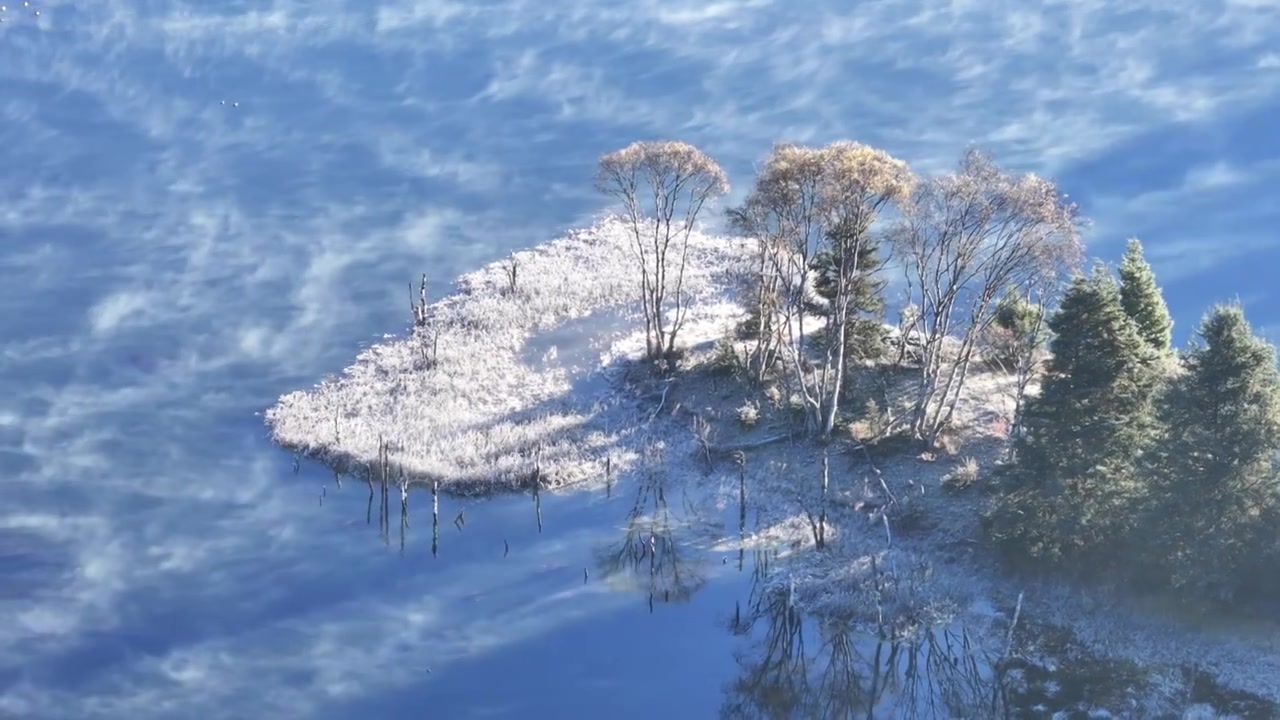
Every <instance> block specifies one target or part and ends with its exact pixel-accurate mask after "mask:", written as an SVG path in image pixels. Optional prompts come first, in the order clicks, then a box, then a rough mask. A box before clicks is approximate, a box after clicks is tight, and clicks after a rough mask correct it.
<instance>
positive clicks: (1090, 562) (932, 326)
mask: <svg viewBox="0 0 1280 720" xmlns="http://www.w3.org/2000/svg"><path fill="white" fill-rule="evenodd" d="M596 183H597V187H598V188H599V189H601V190H602V191H603V192H605V193H606V194H607V195H609V196H610V197H612V198H614V199H615V200H618V201H619V202H620V204H621V206H622V212H621V214H620V215H619V216H616V217H613V218H610V219H608V220H605V221H602V222H600V223H598V224H597V225H595V226H594V227H592V228H589V229H586V230H582V231H576V232H573V233H570V234H569V236H567V237H566V238H563V239H561V240H557V241H555V242H553V243H550V244H548V245H544V246H541V247H539V248H537V249H535V250H530V251H523V252H520V253H516V254H515V255H513V256H512V257H511V258H509V259H507V260H505V261H502V262H499V263H495V264H494V265H492V266H490V267H487V268H484V269H481V270H479V271H477V272H475V273H473V274H471V275H467V276H464V277H463V278H462V279H461V280H459V282H458V287H457V289H456V291H455V293H454V294H452V295H451V296H449V297H446V298H443V299H440V300H438V301H436V302H435V303H428V302H427V300H426V298H425V290H422V293H421V296H420V297H419V299H417V300H416V301H415V302H414V314H413V319H414V327H413V330H412V332H411V333H410V335H409V336H408V337H406V338H388V339H387V340H386V341H385V342H383V343H381V344H379V345H376V346H374V347H371V348H369V349H367V350H365V351H364V352H363V353H361V355H360V356H359V357H358V358H357V360H356V362H355V364H354V365H352V367H350V368H348V369H347V370H346V371H345V373H344V374H343V376H342V377H340V378H336V379H332V380H328V381H326V382H324V383H322V384H320V385H319V386H317V387H316V388H314V389H312V390H309V391H304V392H298V393H293V394H290V395H287V396H285V397H283V398H281V400H280V402H279V403H278V404H277V405H276V406H275V407H273V408H272V409H271V410H269V411H268V413H267V421H268V424H269V425H270V427H271V430H272V433H273V437H274V438H275V440H276V441H277V442H279V443H280V444H282V445H284V446H286V447H290V448H294V449H296V450H298V451H300V452H303V453H307V454H310V455H313V456H316V457H318V458H320V459H322V460H324V461H326V462H329V463H331V464H334V465H335V466H337V467H339V468H342V469H345V470H348V471H352V472H357V473H360V472H367V473H368V475H369V477H370V478H372V477H373V475H374V474H375V469H374V466H375V465H376V464H378V463H379V461H380V459H381V458H382V457H384V454H385V457H386V458H387V459H388V460H389V461H390V464H391V465H392V466H393V468H394V469H393V470H392V471H391V473H390V474H391V476H394V477H397V478H401V482H404V483H411V482H420V481H432V482H436V483H439V484H440V486H441V487H443V488H445V489H450V490H453V491H455V492H483V491H489V490H498V489H509V488H520V487H527V486H529V485H531V484H536V485H537V486H539V487H558V486H565V485H571V484H576V485H577V486H579V487H582V486H589V485H590V484H591V483H592V482H596V483H604V482H613V481H616V480H617V479H619V478H630V479H632V480H634V481H635V482H636V483H637V486H638V487H639V488H641V495H640V496H639V500H638V504H637V511H636V515H635V517H633V518H631V521H632V525H634V526H635V527H636V528H638V529H637V530H636V531H635V532H636V533H637V535H636V537H637V538H640V535H646V534H647V537H648V538H649V541H648V542H649V546H648V548H649V552H650V553H651V556H652V557H651V559H652V558H657V557H659V556H662V557H667V556H668V555H672V556H674V554H675V553H676V552H677V551H679V550H680V549H681V546H680V545H679V543H678V542H676V541H675V540H674V539H673V538H672V537H671V536H670V533H669V532H667V531H666V530H663V531H661V532H659V531H658V530H656V529H655V527H658V526H657V525H655V523H656V522H657V518H659V517H661V515H662V513H664V512H665V508H666V506H665V504H664V503H665V500H660V499H661V498H662V497H664V495H663V493H662V492H661V490H655V489H654V488H655V487H657V486H655V485H654V484H653V483H654V482H655V481H654V478H655V477H657V476H658V475H661V477H662V478H663V479H662V483H663V485H662V487H667V484H674V485H679V486H680V487H681V488H682V490H683V491H684V492H685V493H692V494H693V495H695V496H697V497H699V498H700V499H701V502H702V504H703V506H704V507H705V508H708V509H717V508H718V509H723V510H725V511H726V512H729V513H736V515H737V518H738V533H737V535H736V536H727V537H723V538H721V539H720V541H719V544H717V545H716V546H715V549H717V550H720V551H726V552H727V551H733V550H736V551H737V552H739V553H743V552H745V551H746V550H747V549H748V548H752V547H755V548H765V547H768V548H781V550H782V561H781V562H780V564H779V568H780V570H779V571H778V572H774V573H771V574H770V576H769V578H767V580H765V581H763V582H762V584H761V590H760V592H762V593H764V594H766V595H767V596H768V597H770V598H773V600H769V602H773V601H774V600H776V598H778V597H784V598H785V604H786V606H787V607H789V608H790V607H796V608H804V609H806V610H808V611H810V612H813V613H816V614H817V615H819V616H821V617H822V618H823V619H824V622H829V623H837V624H838V625H839V626H840V627H845V628H857V629H860V630H863V631H865V632H868V633H873V634H876V635H878V636H880V637H882V638H891V639H894V640H895V641H897V640H903V639H908V638H918V637H919V636H920V633H922V632H924V631H926V630H927V629H928V628H931V627H938V626H941V625H944V624H947V623H950V622H953V621H955V620H956V619H957V618H965V617H968V618H970V619H973V618H978V620H979V621H980V622H979V623H978V625H979V626H981V627H984V628H987V632H986V634H985V636H984V638H985V639H984V640H983V641H982V642H983V643H985V644H984V648H985V649H986V650H987V651H989V653H990V654H993V656H994V657H997V658H999V660H1000V662H1001V663H1006V664H1007V662H1008V661H1009V659H1010V658H1011V657H1013V656H1016V655H1018V653H1020V652H1026V651H1027V649H1028V647H1029V645H1027V643H1028V642H1029V640H1027V639H1025V638H1020V637H1019V636H1018V635H1017V634H1016V633H1015V632H1014V631H1015V630H1016V623H1017V615H1016V613H1015V614H1012V615H1011V613H1012V608H1014V607H1015V604H1016V607H1017V608H1019V612H1024V613H1026V614H1028V615H1030V616H1032V617H1034V618H1036V621H1037V622H1040V623H1048V622H1050V621H1052V622H1053V623H1056V624H1057V625H1059V626H1060V627H1061V628H1063V629H1064V630H1066V631H1068V632H1070V633H1071V634H1072V635H1073V636H1074V637H1075V638H1077V640H1078V641H1079V642H1080V643H1083V644H1085V645H1087V646H1088V647H1089V648H1090V650H1091V651H1092V652H1095V653H1097V654H1098V655H1099V656H1100V657H1106V658H1113V659H1120V660H1123V661H1125V662H1136V663H1139V664H1149V665H1150V666H1151V673H1153V674H1152V675H1151V677H1150V678H1148V679H1149V680H1150V681H1151V682H1153V683H1157V684H1160V687H1162V688H1164V689H1163V690H1161V692H1162V693H1164V694H1165V695H1167V696H1168V697H1169V698H1173V697H1175V696H1178V692H1179V691H1178V690H1176V688H1173V685H1176V683H1172V681H1167V678H1168V677H1169V673H1170V672H1171V670H1170V668H1174V669H1179V670H1181V669H1183V668H1188V667H1197V668H1201V669H1204V670H1205V671H1207V672H1211V673H1213V674H1215V675H1217V676H1219V677H1220V678H1221V679H1222V681H1223V682H1224V683H1226V684H1227V685H1229V686H1233V687H1237V688H1242V689H1246V690H1250V691H1252V692H1257V693H1259V694H1261V695H1264V696H1266V697H1268V698H1270V699H1271V700H1274V701H1280V681H1277V680H1276V678H1278V677H1280V654H1278V653H1276V652H1275V651H1273V649H1272V648H1270V647H1269V646H1268V645H1267V642H1266V640H1265V639H1264V637H1261V636H1260V634H1259V633H1257V632H1256V631H1243V630H1237V629H1236V628H1237V627H1238V626H1236V625H1232V624H1231V623H1216V624H1214V625H1213V626H1212V627H1208V626H1205V625H1203V624H1202V623H1200V626H1199V627H1193V625H1196V624H1197V623H1192V624H1188V623H1186V622H1183V621H1180V620H1177V619H1175V616H1174V615H1172V614H1169V613H1163V614H1160V613H1157V614H1151V613H1149V612H1145V611H1141V610H1140V608H1142V607H1144V606H1141V605H1137V604H1135V603H1138V602H1139V600H1141V601H1143V602H1151V600H1152V598H1157V599H1158V600H1159V602H1160V603H1161V604H1162V606H1164V605H1167V600H1169V599H1173V600H1175V601H1178V602H1177V604H1179V605H1180V606H1181V607H1180V610H1179V612H1184V611H1185V610H1186V609H1187V608H1194V609H1195V610H1196V611H1198V612H1201V613H1203V612H1204V611H1206V610H1208V609H1211V608H1212V609H1213V611H1214V612H1218V611H1220V610H1222V609H1236V610H1238V609H1240V608H1242V607H1244V606H1245V603H1246V601H1247V602H1248V603H1249V605H1250V607H1258V606H1259V605H1260V604H1262V603H1269V602H1274V601H1275V600H1280V582H1278V581H1276V580H1275V577H1276V574H1275V572H1274V568H1275V567H1277V566H1278V565H1280V541H1278V538H1280V482H1278V481H1277V468H1276V465H1275V462H1276V457H1277V452H1280V372H1278V371H1277V367H1276V356H1275V351H1274V349H1273V348H1272V347H1271V346H1269V345H1267V344H1266V343H1265V342H1263V341H1262V340H1260V339H1259V338H1257V337H1255V336H1254V335H1253V334H1252V332H1251V330H1250V328H1249V325H1248V323H1247V322H1246V321H1245V319H1244V316H1243V312H1242V310H1241V308H1239V307H1238V306H1222V307H1218V308H1215V309H1213V310H1212V311H1210V313H1209V314H1208V315H1207V316H1206V317H1205V320H1204V321H1203V323H1202V326H1201V328H1200V332H1199V338H1200V339H1199V340H1198V341H1197V342H1195V343H1193V344H1192V346H1190V347H1189V348H1186V349H1185V350H1177V349H1175V348H1173V347H1172V345H1171V337H1172V335H1171V329H1172V321H1171V319H1170V317H1169V313H1168V310H1167V308H1166V306H1165V303H1164V300H1163V298H1162V297H1161V296H1160V290H1159V288H1158V285H1157V283H1156V280H1155V277H1154V274H1153V273H1152V271H1151V268H1150V267H1149V266H1148V265H1147V263H1146V262H1145V261H1144V260H1143V258H1142V249H1141V245H1140V244H1139V243H1138V242H1137V241H1132V242H1131V243H1130V245H1129V250H1128V252H1127V254H1126V256H1125V258H1124V260H1123V262H1122V263H1121V265H1120V268H1119V273H1118V275H1119V279H1118V280H1117V279H1116V277H1115V276H1114V275H1113V273H1112V271H1111V270H1110V269H1109V268H1107V267H1105V266H1099V267H1097V268H1095V269H1094V270H1093V272H1092V273H1086V272H1085V271H1084V270H1083V268H1082V266H1083V261H1084V253H1083V247H1082V245H1081V242H1080V232H1079V231H1080V228H1081V227H1082V226H1083V223H1084V220H1083V218H1082V217H1081V216H1080V214H1079V209H1078V208H1077V207H1076V206H1075V205H1073V204H1071V203H1069V202H1067V201H1066V199H1065V196H1063V195H1062V194H1061V193H1060V192H1059V191H1058V189H1057V188H1056V187H1055V185H1054V184H1053V183H1052V182H1051V181H1049V180H1047V179H1044V178H1040V177H1036V176H1034V175H1025V174H1019V173H1014V172H1010V171H1008V170H1006V169H1003V168H1001V167H999V166H998V165H997V164H996V163H994V162H993V161H992V160H991V159H990V158H988V157H987V156H985V155H983V154H981V153H978V152H969V153H966V154H965V155H964V156H963V158H962V160H961V162H960V163H959V164H958V166H957V168H956V169H955V170H954V171H953V172H950V173H945V174H943V175H940V176H937V177H930V178H919V177H916V176H915V174H914V173H913V172H912V171H911V169H910V168H909V167H908V166H907V165H906V163H904V162H902V161H901V160H898V159H896V158H893V157H892V156H890V155H888V154H887V153H884V152H883V151H881V150H876V149H874V148H868V147H866V146H863V145H860V144H857V143H851V142H838V143H833V144H831V145H828V146H826V147H821V148H809V147H803V146H799V145H794V144H782V145H778V146H777V147H775V148H774V149H773V150H772V152H771V153H770V154H769V155H768V157H766V158H765V160H764V162H763V163H762V165H761V167H760V169H759V172H758V175H757V177H756V178H754V181H753V185H752V187H751V188H750V190H749V191H748V193H747V194H746V197H745V200H744V201H743V203H742V204H741V205H740V206H739V207H736V208H731V209H730V210H729V212H728V219H729V224H730V226H731V227H732V228H733V229H734V230H735V231H736V232H737V233H738V234H739V237H732V238H729V237H716V236H712V235H708V234H705V233H703V232H700V231H698V230H697V229H696V228H697V220H698V217H699V214H700V213H702V211H703V210H704V208H705V207H708V206H709V203H710V202H711V201H712V200H714V199H715V198H716V197H718V196H720V195H722V194H723V193H724V192H725V191H726V190H727V181H726V179H725V176H724V173H723V171H722V170H720V168H719V167H718V166H717V165H715V163H714V161H712V160H711V159H710V158H708V157H707V156H706V155H704V154H702V153H701V152H700V151H697V150H696V149H694V148H692V147H690V146H688V145H684V144H682V143H671V142H663V143H637V144H634V145H632V146H628V147H627V148H624V149H623V150H620V151H618V152H617V153H612V154H610V155H607V156H605V157H604V158H603V159H602V161H601V165H600V168H599V171H598V173H597V177H596ZM888 258H893V259H894V260H895V261H896V262H894V263H889V262H887V259H888ZM891 266H892V267H897V268H899V269H900V270H901V271H902V273H903V278H902V279H903V280H904V281H905V282H904V283H903V285H904V289H903V294H902V295H901V296H890V295H887V292H888V290H887V288H889V287H890V283H889V282H888V280H889V277H888V272H889V269H888V268H889V267H891ZM890 308H895V309H896V310H897V318H896V320H897V322H896V323H888V322H886V318H885V314H886V312H887V311H888V310H889V309H890ZM566 331H570V332H569V333H568V334H566ZM655 458H658V459H655ZM645 493H649V494H648V495H646V494H645ZM645 498H650V499H652V501H653V502H652V503H651V504H653V508H652V509H650V510H645V508H646V507H648V504H650V503H649V501H648V500H645ZM748 507H750V510H751V513H752V514H753V515H754V516H755V518H756V519H757V521H758V525H757V526H753V527H752V528H751V529H750V530H748V527H747V523H746V517H747V514H748ZM645 518H647V520H646V519H645ZM662 527H666V526H665V525H664V526H662ZM730 535H731V534H730ZM633 539H634V538H631V533H629V535H628V540H627V541H626V542H624V543H623V544H622V545H620V546H619V547H618V548H616V549H613V550H612V551H611V553H610V554H609V556H608V557H607V558H605V560H608V563H607V564H608V565H609V567H611V568H613V570H612V571H610V572H609V573H607V576H608V577H612V578H614V580H615V581H616V582H617V583H619V584H625V585H628V586H630V585H637V584H638V585H641V586H647V587H648V589H649V592H650V597H651V598H652V596H653V594H654V592H655V591H659V592H661V593H663V594H666V595H670V594H672V593H675V594H676V595H677V596H684V594H686V593H692V592H694V591H696V589H697V587H699V586H700V585H701V583H702V582H703V579H702V578H701V577H700V576H699V577H684V578H681V579H680V580H679V582H677V581H676V580H674V579H667V580H663V582H661V583H659V582H658V581H657V580H655V578H656V577H657V576H656V575H655V577H651V578H648V579H647V580H645V579H644V578H643V577H642V575H643V574H642V573H640V574H635V573H632V574H628V573H627V572H624V570H625V568H628V567H631V566H632V565H635V563H636V562H637V560H636V557H639V556H636V557H633V554H634V553H635V552H639V553H640V555H641V556H643V554H644V553H643V551H644V549H645V543H644V541H643V538H640V539H638V540H635V542H632V540H633ZM659 551H661V553H660V552H659ZM664 553H665V554H664ZM740 557H741V555H740ZM655 561H656V560H655ZM602 562H603V560H602ZM671 562H672V563H674V560H672V561H671ZM1046 571H1048V572H1046ZM633 575H634V577H633ZM1081 583H1083V584H1084V586H1085V587H1088V588H1089V590H1088V591H1087V592H1086V593H1085V594H1084V595H1081V594H1080V593H1078V592H1076V590H1077V589H1078V588H1079V587H1080V586H1081ZM1117 586H1118V587H1117ZM1024 598H1025V600H1026V602H1025V606H1024V604H1023V599H1024ZM1082 598H1083V599H1082ZM996 606H1001V607H1005V608H1009V609H1010V610H1009V612H1005V611H996V610H994V609H993V608H994V607H996ZM1198 617H1204V616H1203V615H1200V616H1198ZM1157 676H1158V677H1159V678H1164V679H1163V680H1159V681H1158V682H1157V680H1156V679H1155V678H1157ZM1161 683H1162V684H1161ZM1170 683H1172V684H1170ZM1171 688H1173V689H1171ZM1173 705H1176V703H1173ZM1173 705H1170V707H1172V706H1173Z"/></svg>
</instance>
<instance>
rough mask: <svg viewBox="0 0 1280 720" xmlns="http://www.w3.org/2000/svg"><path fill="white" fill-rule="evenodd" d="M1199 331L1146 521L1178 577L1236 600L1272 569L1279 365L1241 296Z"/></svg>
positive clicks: (1203, 592) (1170, 417)
mask: <svg viewBox="0 0 1280 720" xmlns="http://www.w3.org/2000/svg"><path fill="white" fill-rule="evenodd" d="M1198 335H1199V339H1198V341H1197V342H1195V343H1193V344H1192V346H1191V348H1190V349H1189V350H1188V351H1187V352H1186V353H1185V355H1184V356H1183V362H1182V365H1183V370H1184V372H1183V373H1181V374H1180V375H1179V376H1178V377H1177V378H1176V379H1175V380H1174V381H1173V384H1172V387H1171V388H1170V391H1169V392H1168V393H1167V394H1166V396H1165V398H1164V400H1163V401H1162V402H1161V407H1160V419H1161V421H1162V423H1161V424H1162V425H1163V427H1164V432H1165V438H1164V442H1162V443H1161V444H1160V445H1159V447H1158V456H1157V459H1156V460H1155V461H1154V462H1153V469H1154V470H1155V471H1156V472H1154V473H1153V482H1152V498H1153V503H1152V510H1153V512H1152V513H1151V515H1150V516H1149V518H1148V520H1147V525H1148V526H1149V527H1148V530H1150V531H1152V532H1153V534H1151V535H1149V537H1150V538H1151V539H1152V540H1153V542H1152V543H1151V547H1150V549H1151V550H1152V551H1154V553H1155V555H1156V557H1157V561H1158V562H1159V563H1161V564H1162V565H1163V566H1164V571H1165V573H1167V576H1166V579H1167V580H1168V581H1169V582H1170V583H1171V584H1172V585H1174V586H1175V587H1178V588H1181V589H1185V590H1190V591H1193V592H1195V593H1196V594H1197V595H1199V596H1201V597H1206V598H1214V599H1223V600H1229V599H1231V598H1232V597H1233V596H1234V595H1235V594H1236V593H1237V592H1238V591H1239V590H1240V589H1241V588H1242V587H1244V586H1247V585H1251V584H1252V583H1251V581H1252V580H1254V579H1257V578H1259V577H1270V576H1271V575H1273V574H1274V570H1271V571H1267V570H1266V569H1265V568H1264V564H1265V562H1266V561H1265V558H1266V557H1267V556H1268V553H1267V552H1266V551H1271V553H1270V556H1271V557H1273V558H1274V550H1275V535H1274V528H1268V527H1266V526H1265V523H1266V521H1267V520H1268V519H1272V520H1274V513H1275V510H1276V508H1277V506H1278V505H1280V503H1278V502H1277V488H1276V483H1275V458H1276V453H1277V452H1280V370H1278V369H1277V367H1276V350H1275V348H1274V347H1273V346H1272V345H1271V344H1270V343H1267V342H1266V341H1265V340H1262V339H1261V338H1258V337H1256V336H1255V335H1254V334H1253V332H1252V330H1251V329H1250V327H1249V323H1248V321H1247V320H1245V317H1244V312H1243V310H1242V309H1241V308H1240V307H1239V306H1238V305H1224V306H1219V307H1216V308H1214V309H1213V310H1212V311H1210V312H1209V313H1208V314H1207V315H1206V316H1205V318H1204V320H1203V321H1202V322H1201V324H1200V328H1199V332H1198ZM1253 587H1255V588H1256V587H1257V586H1256V585H1253Z"/></svg>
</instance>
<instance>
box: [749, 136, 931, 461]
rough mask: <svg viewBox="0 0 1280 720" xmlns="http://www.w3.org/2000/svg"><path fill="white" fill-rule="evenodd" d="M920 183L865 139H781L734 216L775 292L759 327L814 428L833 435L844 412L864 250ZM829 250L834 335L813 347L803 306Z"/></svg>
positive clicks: (829, 323) (829, 325)
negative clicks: (879, 224)
mask: <svg viewBox="0 0 1280 720" xmlns="http://www.w3.org/2000/svg"><path fill="white" fill-rule="evenodd" d="M914 182H915V179H914V176H913V175H912V174H911V171H910V169H909V168H908V167H907V164H906V163H905V162H903V161H901V160H898V159H896V158H894V157H892V156H891V155H889V154H888V153H886V152H884V151H883V150H877V149H875V148H871V147H868V146H866V145H862V144H860V143H855V142H849V141H840V142H835V143H832V144H830V145H827V146H826V147H822V148H811V147H804V146H801V145H796V144H792V143H781V144H778V145H776V146H774V148H773V151H772V152H771V153H770V154H769V157H768V158H767V159H766V161H765V163H764V165H763V167H762V168H761V169H760V171H759V173H758V174H757V176H756V180H755V185H754V187H753V188H752V189H751V192H750V193H749V194H748V196H747V198H746V201H745V202H744V203H743V205H742V207H740V208H737V209H735V210H734V211H733V212H732V214H731V218H732V220H733V222H734V225H735V226H736V229H737V230H739V231H740V232H742V233H744V234H746V235H748V236H751V237H754V238H755V239H756V242H757V252H758V258H759V264H758V268H759V270H760V273H761V277H759V278H758V287H760V288H761V289H762V292H764V291H765V290H768V291H769V292H772V293H774V299H775V302H769V301H768V298H764V297H763V296H762V297H761V298H760V299H759V306H758V307H757V311H758V312H760V313H761V314H762V316H761V320H760V327H761V329H762V331H763V330H764V329H765V328H768V329H769V331H770V332H771V333H775V334H774V335H773V336H772V337H767V336H765V335H764V332H762V333H761V335H762V337H761V338H760V339H759V340H758V341H757V342H758V343H772V344H771V345H770V347H773V348H777V349H778V352H779V357H780V359H781V360H782V362H784V363H785V364H786V366H787V367H786V372H784V373H783V378H784V381H785V385H786V388H787V392H788V396H791V395H798V396H799V398H800V401H801V403H802V405H803V408H804V419H805V429H806V430H807V431H808V432H809V433H811V434H815V435H818V436H827V435H829V434H830V433H831V430H832V428H833V427H834V425H835V421H836V418H837V416H838V412H839V401H840V389H841V385H842V383H843V380H844V375H845V352H846V343H845V332H846V330H847V327H848V319H849V307H850V303H851V300H852V296H853V281H854V280H855V278H857V276H858V273H859V272H860V270H861V269H860V268H859V267H858V257H859V256H860V252H859V251H860V249H861V248H862V247H863V246H864V245H865V244H867V243H873V242H878V239H877V238H876V236H875V235H874V234H873V232H872V226H873V225H874V224H875V222H876V220H877V219H878V218H879V216H880V214H881V212H882V211H883V210H884V209H885V208H886V207H887V206H889V205H890V204H892V203H894V202H896V201H900V200H902V199H905V198H906V197H908V196H909V194H910V192H911V189H912V187H913V185H914ZM823 250H826V251H827V252H830V253H831V254H832V257H833V258H834V260H835V268H834V273H833V276H834V277H833V279H834V281H835V282H834V285H835V292H834V296H833V300H832V302H831V304H830V306H829V308H828V312H827V313H826V315H825V320H824V322H825V330H826V332H827V333H828V339H829V340H831V341H830V342H826V343H824V344H823V348H822V350H821V351H820V352H813V349H812V348H811V343H810V340H811V337H812V331H813V330H814V328H813V327H811V323H810V322H809V320H810V319H811V318H807V317H806V313H805V307H806V304H807V303H808V301H810V300H812V299H813V295H814V292H813V278H812V265H813V261H814V258H815V257H816V256H817V254H818V253H819V252H821V251H823Z"/></svg>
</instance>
